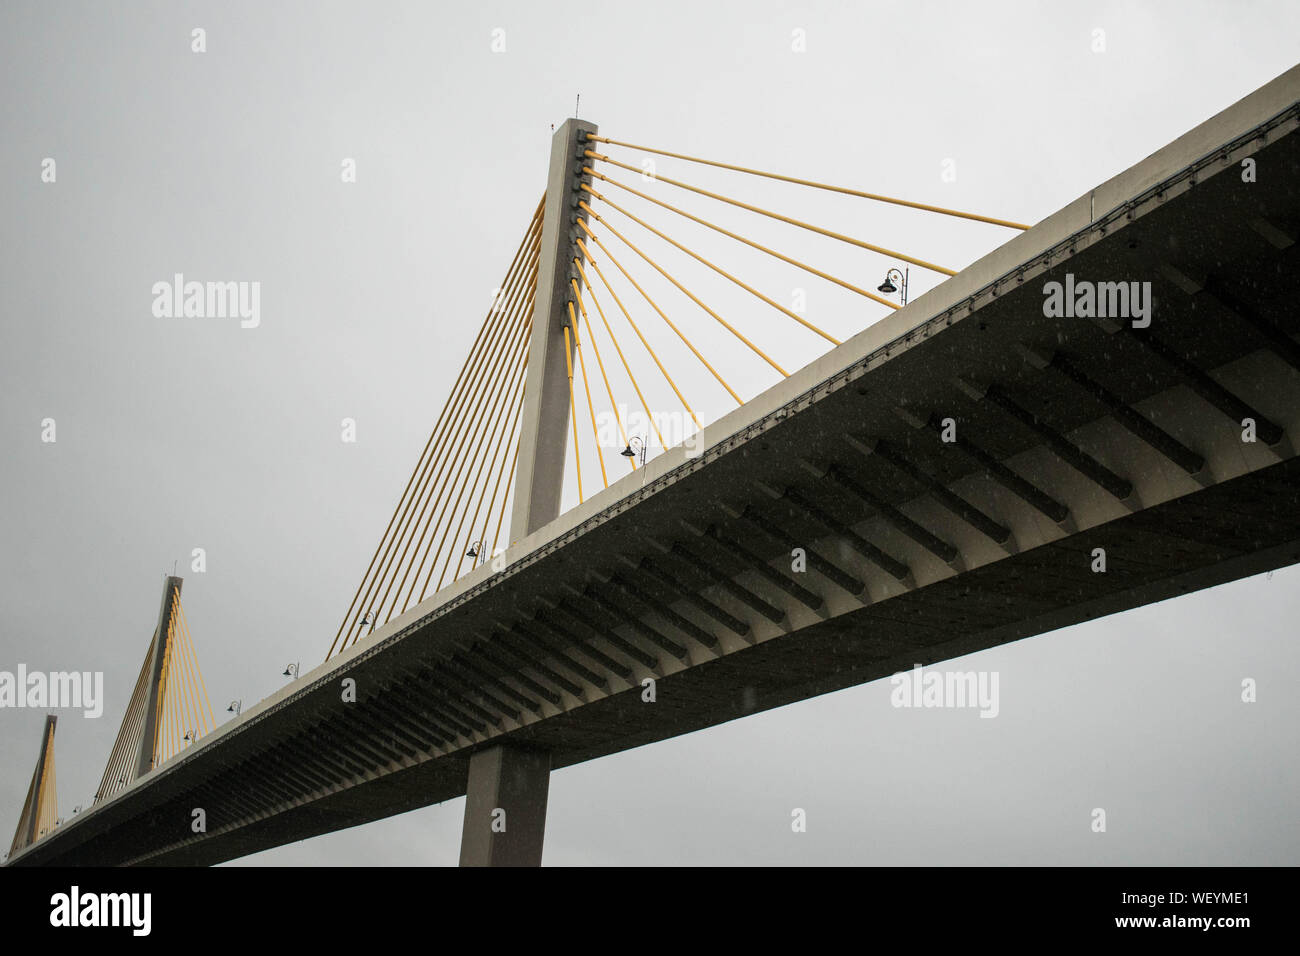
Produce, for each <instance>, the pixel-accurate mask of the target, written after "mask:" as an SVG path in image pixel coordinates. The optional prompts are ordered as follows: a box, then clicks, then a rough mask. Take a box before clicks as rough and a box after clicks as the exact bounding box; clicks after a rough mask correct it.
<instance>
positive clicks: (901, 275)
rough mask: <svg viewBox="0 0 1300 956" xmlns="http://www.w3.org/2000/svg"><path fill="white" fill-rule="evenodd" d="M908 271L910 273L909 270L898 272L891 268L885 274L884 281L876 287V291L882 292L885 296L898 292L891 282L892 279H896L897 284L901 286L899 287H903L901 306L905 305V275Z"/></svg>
mask: <svg viewBox="0 0 1300 956" xmlns="http://www.w3.org/2000/svg"><path fill="white" fill-rule="evenodd" d="M908 271H910V270H906V269H905V270H904V271H902V272H899V271H898V270H897V269H892V268H891V269H890V270H889V271H888V272H886V273H885V281H884V282H882V283H880V285H878V286H876V290H877V291H879V292H883V293H885V295H892V294H893V293H895V292H897V291H899V289H898V286H896V285H894V283H893V281H892V280H893V279H897V280H898V282H899V285H901V286H902V287H903V289H902V292H903V305H907V273H908Z"/></svg>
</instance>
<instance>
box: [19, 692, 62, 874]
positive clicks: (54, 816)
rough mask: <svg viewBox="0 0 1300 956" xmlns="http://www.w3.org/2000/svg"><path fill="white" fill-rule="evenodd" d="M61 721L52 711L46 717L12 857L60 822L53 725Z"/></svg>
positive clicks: (20, 816)
mask: <svg viewBox="0 0 1300 956" xmlns="http://www.w3.org/2000/svg"><path fill="white" fill-rule="evenodd" d="M58 722H59V718H58V717H55V716H54V715H53V714H50V715H48V716H47V717H46V718H45V730H44V732H43V733H42V734H41V750H40V754H39V756H38V757H37V758H36V770H35V772H33V773H32V782H31V786H29V787H28V788H27V799H26V800H25V801H23V812H22V813H21V814H20V815H19V817H18V828H17V829H16V830H15V831H14V840H13V843H12V844H10V846H9V855H10V856H13V855H14V854H15V853H17V852H18V851H19V850H21V849H23V848H25V847H28V846H31V845H32V844H33V843H35V842H36V841H37V840H38V839H39V838H40V837H42V836H44V835H45V834H46V833H48V832H49V831H51V830H53V829H54V827H55V825H56V824H57V823H58V821H59V798H58V793H57V790H58V787H57V786H56V783H55V775H54V728H55V725H56V724H57V723H58Z"/></svg>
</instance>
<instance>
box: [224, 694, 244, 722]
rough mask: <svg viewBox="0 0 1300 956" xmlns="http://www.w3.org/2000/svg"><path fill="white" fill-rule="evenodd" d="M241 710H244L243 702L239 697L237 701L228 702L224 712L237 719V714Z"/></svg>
mask: <svg viewBox="0 0 1300 956" xmlns="http://www.w3.org/2000/svg"><path fill="white" fill-rule="evenodd" d="M243 709H244V700H243V698H242V697H241V698H240V699H239V700H232V701H231V702H230V706H229V707H227V708H226V712H227V713H230V714H234V715H235V716H236V717H238V716H239V712H240V711H241V710H243Z"/></svg>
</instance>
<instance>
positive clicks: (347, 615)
mask: <svg viewBox="0 0 1300 956" xmlns="http://www.w3.org/2000/svg"><path fill="white" fill-rule="evenodd" d="M545 203H546V197H545V196H543V197H542V199H541V201H540V202H538V204H537V209H536V210H534V212H533V217H532V219H531V220H530V221H529V224H528V228H527V229H526V230H525V231H524V238H523V239H522V240H521V241H520V243H519V249H518V250H517V251H516V252H515V258H516V259H517V258H518V257H519V256H520V255H521V253H522V250H523V249H524V248H525V246H526V245H527V243H528V239H529V236H531V235H532V234H533V231H534V227H535V226H536V223H537V221H538V219H540V218H541V215H542V210H543V208H544V207H545ZM512 266H513V260H512ZM509 272H510V270H509V269H507V276H508V275H509ZM495 306H496V303H493V307H494V309H495ZM492 315H493V313H492V312H489V314H488V316H487V317H485V319H484V321H483V324H482V325H481V326H480V327H479V332H478V336H477V337H476V338H475V340H474V344H473V346H471V348H470V351H469V354H468V355H467V356H466V357H465V363H464V364H463V365H462V366H461V370H460V373H459V374H458V375H457V376H456V381H455V382H454V383H453V385H452V389H451V395H453V396H454V395H455V394H456V390H457V388H458V387H459V386H460V383H461V381H462V379H463V378H464V376H465V373H466V370H467V369H468V368H469V366H470V362H471V359H473V357H474V352H475V350H476V349H477V348H478V345H479V342H480V341H481V340H482V337H483V334H484V332H485V331H486V329H487V328H488V325H489V319H490V318H491V317H492ZM450 404H451V402H450V399H449V400H448V403H447V405H445V406H443V412H442V414H441V415H439V417H438V420H437V422H436V423H435V424H434V427H433V430H432V431H431V432H430V433H429V439H428V441H427V442H425V446H424V450H423V451H422V452H421V453H420V459H419V461H417V462H416V466H415V469H414V470H413V471H412V472H411V477H410V478H409V479H408V480H407V482H406V488H405V489H404V490H403V491H402V497H401V498H399V499H398V502H397V507H395V508H394V509H393V516H392V518H390V519H389V521H388V527H387V528H385V529H384V534H383V536H382V537H381V538H380V539H379V544H378V545H376V546H375V553H374V555H373V556H372V557H371V559H370V564H369V565H368V566H367V568H366V572H365V574H364V575H363V576H362V578H361V583H360V584H358V585H357V590H356V592H355V593H354V594H353V596H352V603H351V604H349V605H348V609H347V611H346V612H345V613H344V615H343V623H342V624H340V625H339V629H338V633H336V634H335V635H334V641H333V642H332V643H331V644H330V649H329V651H328V652H327V653H326V654H325V659H326V660H329V658H330V656H331V655H333V653H334V647H335V646H336V645H337V644H338V642H339V638H340V637H341V636H342V634H343V631H344V629H345V628H346V627H347V626H348V623H349V620H350V619H351V618H352V612H353V610H354V609H355V608H356V603H357V599H358V598H359V597H360V595H361V591H362V589H363V588H364V587H365V584H366V581H367V579H368V578H369V577H370V573H371V571H372V570H373V569H374V566H375V562H376V561H377V560H378V558H379V554H380V552H381V551H382V550H384V543H385V541H386V540H387V539H388V535H389V534H390V532H391V531H392V529H393V524H394V522H395V521H396V520H397V515H398V512H399V511H400V510H401V509H402V504H403V502H405V501H406V498H407V495H408V493H409V492H410V490H411V485H412V483H413V482H414V481H415V476H416V474H417V473H418V472H420V471H421V465H422V464H423V462H424V461H425V458H426V457H427V456H428V454H429V450H430V449H431V448H432V447H433V441H434V437H435V435H437V433H438V430H439V428H440V426H441V425H442V422H443V416H444V415H445V414H446V411H447V408H448V406H450Z"/></svg>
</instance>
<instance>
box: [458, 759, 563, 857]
mask: <svg viewBox="0 0 1300 956" xmlns="http://www.w3.org/2000/svg"><path fill="white" fill-rule="evenodd" d="M550 782H551V755H550V754H549V753H547V752H546V751H544V750H530V749H526V748H523V747H520V746H517V745H515V744H497V745H496V746H495V747H489V748H488V749H486V750H480V751H479V752H478V753H476V754H474V755H472V756H471V757H470V758H469V780H468V782H467V784H466V787H465V824H464V826H463V828H462V829H461V834H460V865H461V866H541V865H542V840H543V837H544V836H545V834H546V794H547V791H548V790H549V789H550Z"/></svg>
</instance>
